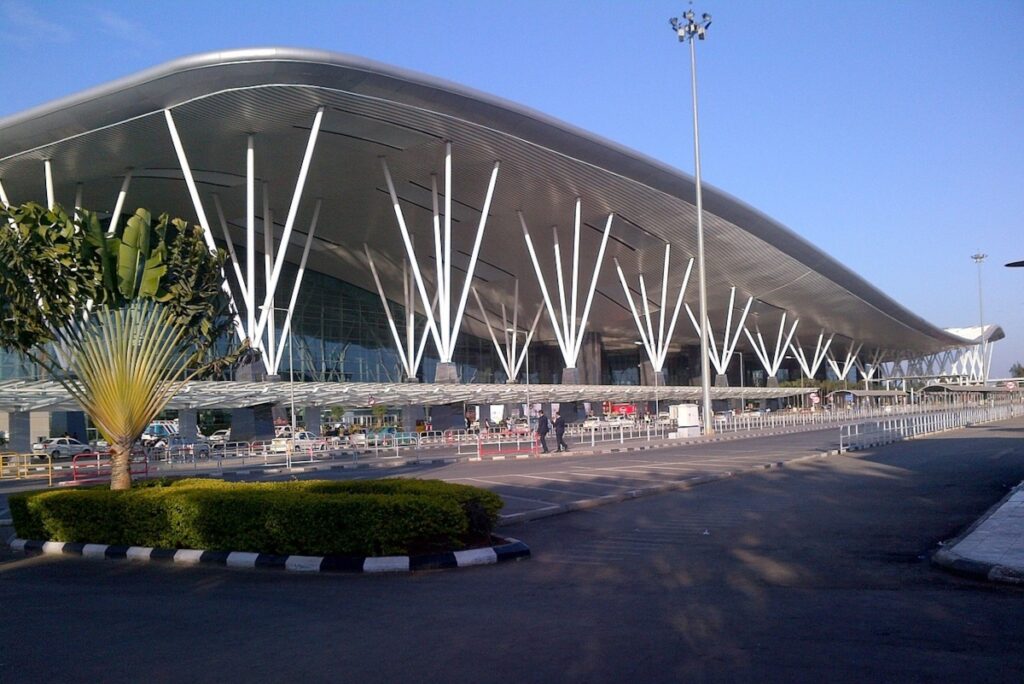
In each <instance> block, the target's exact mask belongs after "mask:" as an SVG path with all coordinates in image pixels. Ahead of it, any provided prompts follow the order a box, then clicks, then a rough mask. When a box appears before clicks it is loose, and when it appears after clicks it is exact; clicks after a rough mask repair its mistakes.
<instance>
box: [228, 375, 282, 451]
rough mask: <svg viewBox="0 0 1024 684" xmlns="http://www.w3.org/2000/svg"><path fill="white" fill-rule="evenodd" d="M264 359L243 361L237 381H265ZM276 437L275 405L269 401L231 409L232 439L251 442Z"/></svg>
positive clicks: (236, 376)
mask: <svg viewBox="0 0 1024 684" xmlns="http://www.w3.org/2000/svg"><path fill="white" fill-rule="evenodd" d="M266 379H267V371H266V368H265V367H264V365H263V360H262V359H257V360H256V361H250V362H243V363H242V364H241V365H240V366H239V367H238V369H237V370H236V371H235V381H236V382H265V381H266ZM273 437H274V413H273V406H272V405H271V404H269V403H266V404H257V405H255V406H247V407H245V408H237V409H232V410H231V441H233V442H251V441H254V440H259V439H272V438H273Z"/></svg>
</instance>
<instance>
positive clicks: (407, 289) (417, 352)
mask: <svg viewBox="0 0 1024 684" xmlns="http://www.w3.org/2000/svg"><path fill="white" fill-rule="evenodd" d="M363 252H364V253H365V254H366V262H367V263H368V264H369V265H370V273H371V274H373V282H374V284H375V285H376V286H377V294H378V295H379V296H380V303H381V306H382V307H383V308H384V315H385V316H387V319H388V327H389V328H390V329H391V337H392V338H393V339H394V340H395V347H396V348H397V349H398V358H399V360H400V361H401V362H402V369H403V370H404V371H405V375H406V377H407V378H409V379H412V378H415V377H416V373H417V372H418V371H419V368H420V363H421V362H422V361H423V352H424V350H425V349H426V346H427V340H428V339H429V337H430V326H429V325H428V326H425V327H424V328H423V333H422V334H421V335H420V339H419V342H418V344H417V340H416V328H415V323H416V301H415V299H416V298H415V296H414V293H413V287H412V283H410V282H409V271H408V265H407V264H406V263H403V264H402V283H403V288H402V291H403V293H404V295H405V315H406V326H405V340H403V339H402V336H401V335H400V334H399V333H398V326H397V324H396V323H395V316H394V314H393V313H392V312H391V304H390V303H389V302H388V298H387V295H386V294H385V293H384V286H383V285H382V284H381V280H380V275H379V273H378V272H377V264H376V263H374V260H373V256H372V255H371V254H370V248H369V247H367V246H366V245H363ZM437 300H438V295H437V294H435V295H434V301H433V303H432V305H431V307H430V311H429V312H428V313H429V315H430V316H433V315H434V314H433V310H434V309H435V308H436V307H437Z"/></svg>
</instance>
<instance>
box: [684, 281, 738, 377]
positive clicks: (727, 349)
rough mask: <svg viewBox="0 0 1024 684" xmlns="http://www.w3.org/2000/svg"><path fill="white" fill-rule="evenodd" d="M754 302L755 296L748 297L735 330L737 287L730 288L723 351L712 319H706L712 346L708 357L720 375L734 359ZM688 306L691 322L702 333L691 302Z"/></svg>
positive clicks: (709, 340) (723, 332)
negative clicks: (719, 345) (719, 348)
mask: <svg viewBox="0 0 1024 684" xmlns="http://www.w3.org/2000/svg"><path fill="white" fill-rule="evenodd" d="M753 303H754V298H753V297H748V298H747V305H746V306H745V307H743V313H742V314H741V315H740V320H739V322H738V323H737V324H736V330H735V332H733V328H732V312H733V309H734V307H735V304H736V288H735V287H732V288H730V290H729V313H728V314H727V315H726V318H725V330H723V331H722V351H721V353H719V351H718V345H717V343H716V342H715V336H714V334H713V333H714V329H713V328H712V327H711V321H710V320H707V321H705V322H704V323H705V325H707V326H708V343H709V344H710V345H711V348H710V349H709V350H708V358H709V359H710V360H711V364H712V365H713V366H714V367H715V371H716V372H717V373H718V374H719V375H725V372H726V370H727V369H728V368H729V361H731V360H732V355H733V354H734V353H735V351H736V344H737V343H738V342H739V340H740V335H741V334H742V333H743V330H744V328H743V324H744V323H745V322H746V320H747V314H748V313H749V312H750V305H751V304H753ZM684 306H685V307H686V314H687V315H688V316H689V317H690V323H692V324H693V329H694V330H696V331H697V334H698V335H699V334H700V324H699V323H697V317H696V316H695V315H694V313H693V309H691V308H690V305H689V304H684Z"/></svg>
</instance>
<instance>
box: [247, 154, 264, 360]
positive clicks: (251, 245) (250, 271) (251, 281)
mask: <svg viewBox="0 0 1024 684" xmlns="http://www.w3.org/2000/svg"><path fill="white" fill-rule="evenodd" d="M254 137H255V136H253V135H250V136H249V138H248V141H247V144H246V151H245V274H246V277H245V282H246V285H247V287H248V292H247V293H246V297H247V299H248V300H249V311H248V316H247V317H246V332H247V333H248V335H249V340H250V343H252V344H253V345H256V344H258V343H257V341H256V340H254V339H253V337H252V336H253V334H254V333H255V332H256V306H255V305H256V148H255V140H254ZM264 218H266V216H264Z"/></svg>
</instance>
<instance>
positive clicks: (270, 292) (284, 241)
mask: <svg viewBox="0 0 1024 684" xmlns="http://www.w3.org/2000/svg"><path fill="white" fill-rule="evenodd" d="M323 118H324V108H323V107H320V108H319V109H317V110H316V116H314V117H313V125H312V126H311V127H310V130H309V140H308V141H307V142H306V152H305V154H304V155H303V157H302V165H301V166H300V167H299V176H298V178H297V179H296V181H295V191H294V192H293V193H292V201H291V204H290V205H289V207H288V217H287V218H286V219H285V222H284V232H283V233H282V234H281V249H280V250H278V253H277V255H276V256H275V257H274V268H273V270H272V271H271V273H270V277H269V279H268V280H267V292H266V296H265V297H264V300H263V310H262V311H261V312H260V318H259V322H257V323H256V334H255V339H262V338H263V331H264V330H265V329H266V325H267V320H268V318H269V317H270V313H271V311H272V310H273V306H274V295H275V294H276V292H277V283H278V280H279V279H280V277H281V269H282V268H284V257H285V253H286V252H287V251H288V244H289V242H290V241H291V237H292V230H293V229H294V227H295V218H296V216H297V215H298V213H299V203H300V201H301V200H302V191H303V189H304V188H305V187H306V178H307V176H308V175H309V167H310V164H311V163H312V161H313V151H314V150H315V149H316V140H317V136H318V135H319V133H320V124H321V123H322V122H323ZM266 219H267V217H266V216H264V221H266ZM270 225H271V226H272V225H273V224H270ZM267 228H268V226H267V224H266V223H264V226H263V230H264V233H265V234H270V233H268V232H267ZM273 349H274V345H273V342H271V353H273Z"/></svg>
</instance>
